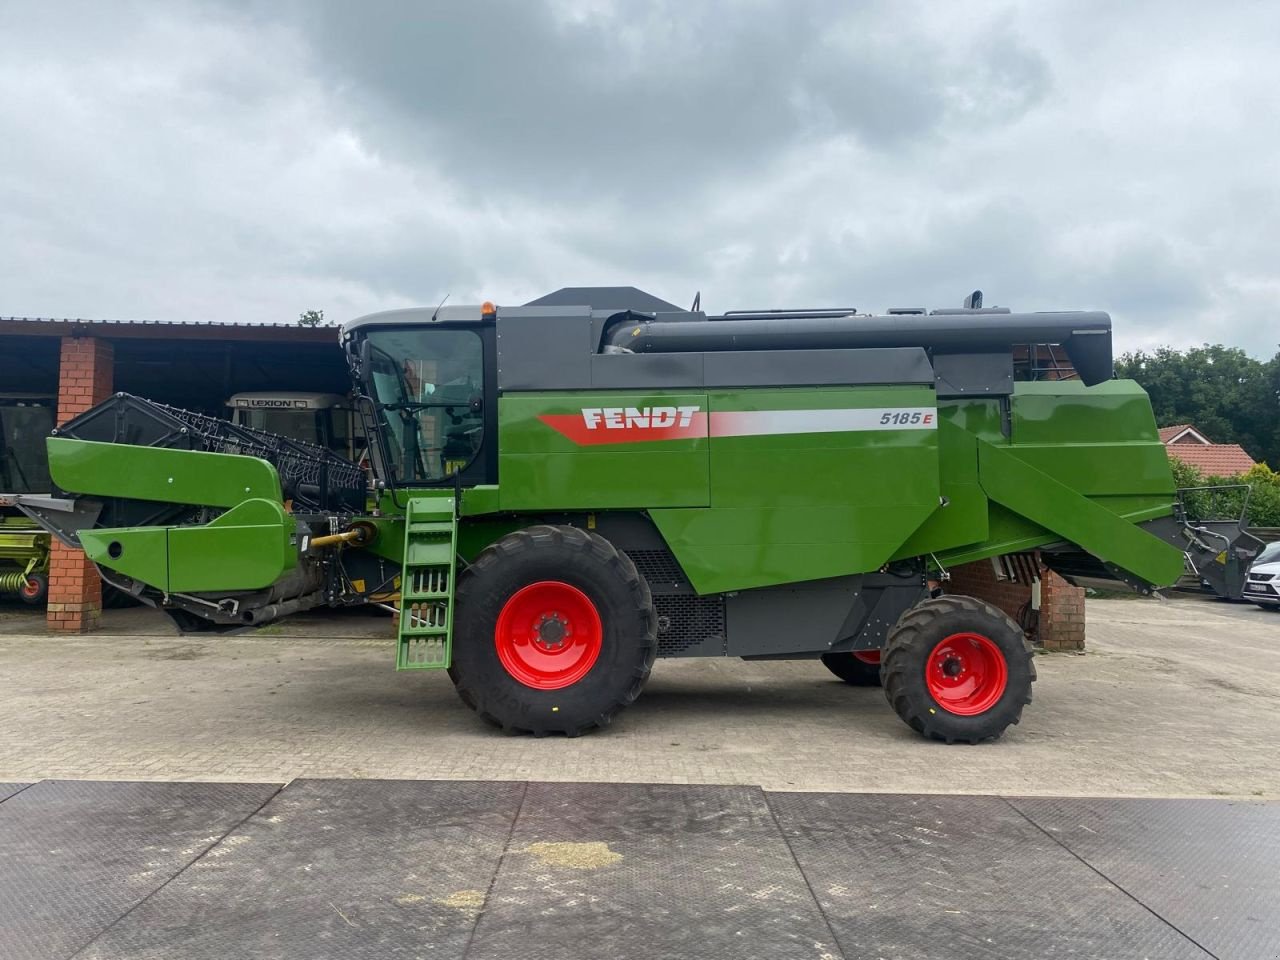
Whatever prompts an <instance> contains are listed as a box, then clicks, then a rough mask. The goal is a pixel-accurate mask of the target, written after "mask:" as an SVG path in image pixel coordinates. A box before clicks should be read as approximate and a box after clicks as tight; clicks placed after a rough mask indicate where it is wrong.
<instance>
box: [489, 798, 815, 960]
mask: <svg viewBox="0 0 1280 960" xmlns="http://www.w3.org/2000/svg"><path fill="white" fill-rule="evenodd" d="M467 956H468V958H469V960H510V958H511V957H521V958H527V960H543V958H545V960H575V958H582V960H602V958H614V957H618V958H623V957H641V956H642V957H645V958H646V960H664V958H670V960H675V958H694V957H696V958H699V960H715V958H725V960H730V958H732V960H752V958H760V960H789V958H805V960H824V958H825V960H833V958H835V957H837V956H838V951H837V949H836V947H835V944H834V942H833V940H832V937H831V931H830V929H829V928H828V927H827V925H826V922H825V921H824V920H823V918H822V915H821V912H820V911H819V910H818V907H817V904H815V903H814V901H813V898H812V897H811V896H810V894H809V890H808V888H807V886H806V884H805V881H804V878H803V876H801V874H800V871H799V870H798V869H797V867H796V864H795V861H794V860H793V859H792V857H791V853H790V851H789V850H788V849H787V846H786V844H785V843H784V842H783V840H782V837H781V836H780V835H779V833H778V828H777V824H776V823H775V822H774V819H773V816H772V814H771V813H770V811H769V807H768V804H767V803H766V802H765V798H764V794H763V793H762V792H761V791H760V790H757V789H754V788H745V787H714V786H687V787H679V786H665V785H634V784H530V785H529V792H528V794H527V795H526V797H525V802H524V806H523V807H522V808H521V813H520V817H519V819H518V820H517V822H516V825H515V830H514V832H513V834H512V837H511V842H510V844H509V845H508V848H507V852H506V854H505V855H504V856H503V858H502V866H501V868H500V869H499V871H498V876H497V879H496V880H495V881H494V885H493V890H492V892H491V893H490V895H489V899H488V904H487V906H486V908H485V911H484V914H483V915H482V917H481V919H480V924H479V926H478V928H477V930H476V936H475V941H474V942H473V944H472V949H471V950H470V951H469V952H468V954H467Z"/></svg>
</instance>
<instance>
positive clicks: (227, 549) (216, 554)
mask: <svg viewBox="0 0 1280 960" xmlns="http://www.w3.org/2000/svg"><path fill="white" fill-rule="evenodd" d="M293 537H294V522H293V518H292V517H290V516H289V514H288V513H286V512H285V509H284V507H283V506H282V505H281V504H280V502H279V501H278V500H263V499H254V500H246V501H244V502H243V503H240V504H237V505H236V506H235V507H233V508H232V509H230V510H228V511H227V512H226V513H224V514H222V515H221V516H219V517H218V518H216V519H215V520H213V521H211V522H210V523H207V524H205V525H204V526H203V527H171V528H170V530H169V589H170V590H174V591H189V590H256V589H259V588H261V587H267V586H270V585H271V584H272V583H274V582H275V581H276V580H278V579H279V578H280V577H281V576H283V575H284V574H285V573H287V572H288V571H290V570H292V569H293V568H294V567H295V566H297V563H298V549H297V546H296V545H295V544H294V543H293V542H292V541H293Z"/></svg>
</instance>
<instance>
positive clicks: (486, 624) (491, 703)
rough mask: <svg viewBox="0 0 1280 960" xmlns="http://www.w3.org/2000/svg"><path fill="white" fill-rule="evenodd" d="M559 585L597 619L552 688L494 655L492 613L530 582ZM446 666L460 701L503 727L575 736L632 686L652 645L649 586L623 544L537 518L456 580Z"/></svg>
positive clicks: (615, 706) (646, 668) (617, 705)
mask: <svg viewBox="0 0 1280 960" xmlns="http://www.w3.org/2000/svg"><path fill="white" fill-rule="evenodd" d="M547 581H554V582H558V583H563V584H568V585H569V586H571V587H574V588H575V589H576V590H579V591H581V592H582V594H585V596H586V598H587V599H588V600H589V601H590V602H591V604H592V605H593V606H594V607H595V611H596V613H597V614H598V615H599V618H600V625H601V628H602V631H601V644H600V652H599V655H598V656H597V658H596V659H595V662H594V663H593V664H592V665H591V666H590V669H589V670H588V672H587V673H586V674H585V676H582V677H581V678H580V679H578V680H577V681H576V682H573V683H572V684H570V685H568V686H564V687H560V688H559V689H537V688H535V687H532V686H526V685H525V684H524V683H522V682H521V681H520V680H518V679H516V677H515V676H513V675H512V674H511V673H509V672H508V670H507V668H506V667H504V666H503V663H502V660H501V659H500V658H499V655H498V644H497V640H496V630H497V626H498V618H499V616H500V615H501V613H502V610H503V608H504V606H505V605H506V604H507V601H508V600H510V599H511V598H512V596H514V595H515V594H516V592H517V591H519V590H521V589H523V588H525V587H527V586H529V585H531V584H535V583H543V582H547ZM455 604H456V606H455V610H454V630H453V635H454V644H453V665H452V666H451V667H450V668H449V677H450V678H451V679H452V680H453V683H454V687H455V688H456V689H457V691H458V696H459V697H461V698H462V702H463V703H465V704H466V705H467V706H469V707H470V708H471V709H472V710H474V711H476V713H478V714H480V716H481V717H483V718H484V719H485V720H487V721H488V722H490V723H492V724H495V725H497V726H499V727H502V729H503V730H506V731H507V732H509V733H532V734H534V735H535V736H542V735H544V734H548V733H563V734H566V735H568V736H571V737H574V736H578V735H579V734H582V733H585V732H587V731H588V730H591V729H593V728H595V727H604V726H607V725H608V723H609V722H610V721H611V720H612V719H613V717H614V715H615V714H616V713H617V712H618V711H619V710H621V709H622V708H623V707H626V706H627V705H629V704H630V703H632V702H633V701H634V700H635V699H636V697H638V696H639V695H640V691H641V689H643V687H644V684H645V681H646V680H648V679H649V672H650V671H651V670H652V669H653V661H654V658H655V657H656V656H657V652H658V640H657V625H658V619H657V615H656V614H655V613H654V608H653V598H652V596H651V595H650V593H649V585H648V584H647V583H645V580H644V578H643V577H642V576H640V574H639V572H638V571H637V570H636V567H635V564H634V563H632V562H631V559H630V558H629V557H628V556H627V555H626V554H624V553H621V552H620V551H619V550H617V549H616V548H615V547H614V546H613V544H611V543H610V542H609V541H608V540H605V539H604V538H603V537H600V536H597V535H596V534H594V533H588V532H587V531H585V530H579V529H577V528H576V527H552V526H537V527H529V528H527V529H525V530H518V531H516V532H515V533H512V534H508V535H507V536H505V537H503V538H502V539H501V540H499V541H498V542H497V543H494V544H492V545H491V546H489V547H488V548H486V549H485V550H484V551H483V552H482V553H481V554H480V556H478V557H477V558H476V560H475V562H474V563H472V564H471V565H470V566H469V567H468V568H467V570H466V572H465V573H464V574H463V575H462V576H461V577H460V578H459V580H458V588H457V593H456V595H455Z"/></svg>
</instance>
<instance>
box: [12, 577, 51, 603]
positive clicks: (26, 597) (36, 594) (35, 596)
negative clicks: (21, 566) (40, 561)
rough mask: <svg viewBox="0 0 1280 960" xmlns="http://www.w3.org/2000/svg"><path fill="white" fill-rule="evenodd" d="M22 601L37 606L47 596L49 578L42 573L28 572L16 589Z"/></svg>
mask: <svg viewBox="0 0 1280 960" xmlns="http://www.w3.org/2000/svg"><path fill="white" fill-rule="evenodd" d="M18 596H19V597H21V598H22V602H23V603H27V604H30V605H31V606H33V607H35V606H39V605H40V604H42V603H44V602H45V600H47V599H48V597H49V578H48V577H47V576H45V575H44V574H43V573H29V574H27V579H26V580H24V581H23V582H22V586H21V587H20V588H19V589H18Z"/></svg>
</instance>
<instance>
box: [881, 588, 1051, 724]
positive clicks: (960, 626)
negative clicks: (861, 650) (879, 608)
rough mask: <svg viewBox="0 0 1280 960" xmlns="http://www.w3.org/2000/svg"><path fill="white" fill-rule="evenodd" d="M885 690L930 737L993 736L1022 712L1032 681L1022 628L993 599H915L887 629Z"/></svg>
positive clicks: (904, 716) (883, 670)
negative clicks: (919, 601) (916, 603)
mask: <svg viewBox="0 0 1280 960" xmlns="http://www.w3.org/2000/svg"><path fill="white" fill-rule="evenodd" d="M881 676H882V678H883V680H884V692H885V696H886V698H888V700H889V703H890V705H891V706H892V707H893V709H894V711H895V712H896V713H897V714H898V716H899V717H901V718H902V719H903V720H904V721H906V723H907V724H908V725H910V726H911V728H912V729H913V730H916V731H918V732H919V733H922V734H924V735H925V736H926V737H931V738H933V739H935V740H944V741H946V742H947V743H954V742H956V741H957V740H958V741H962V742H965V743H979V742H981V741H983V740H994V739H995V738H996V737H999V736H1000V735H1001V734H1002V733H1004V731H1005V729H1006V728H1007V727H1008V726H1009V725H1010V724H1011V723H1017V722H1018V720H1019V719H1021V717H1022V708H1023V707H1024V706H1026V705H1027V704H1028V703H1030V702H1031V683H1032V681H1034V680H1035V665H1034V664H1033V663H1032V652H1031V648H1030V646H1028V644H1027V642H1026V639H1025V637H1024V636H1023V633H1022V631H1021V630H1020V629H1019V628H1018V625H1017V624H1016V623H1014V622H1013V621H1012V620H1011V619H1010V618H1009V617H1007V616H1005V614H1003V613H1001V612H1000V611H999V610H997V609H996V608H995V607H993V606H991V605H990V604H987V603H983V602H982V601H980V600H974V599H973V598H972V597H958V596H946V597H938V598H936V599H933V600H926V601H925V602H923V603H921V604H918V605H916V606H915V607H913V608H911V609H910V610H908V611H907V612H906V613H905V614H903V616H902V619H901V620H899V621H898V623H897V625H896V626H895V627H894V628H893V630H892V631H891V632H890V634H889V639H888V641H887V643H886V644H885V648H884V662H883V664H882V665H881Z"/></svg>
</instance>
